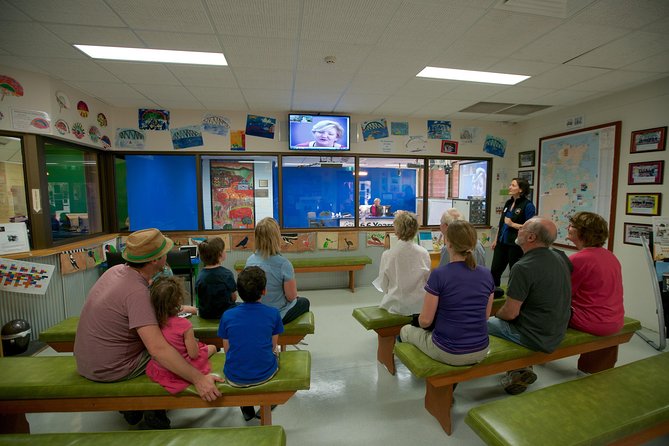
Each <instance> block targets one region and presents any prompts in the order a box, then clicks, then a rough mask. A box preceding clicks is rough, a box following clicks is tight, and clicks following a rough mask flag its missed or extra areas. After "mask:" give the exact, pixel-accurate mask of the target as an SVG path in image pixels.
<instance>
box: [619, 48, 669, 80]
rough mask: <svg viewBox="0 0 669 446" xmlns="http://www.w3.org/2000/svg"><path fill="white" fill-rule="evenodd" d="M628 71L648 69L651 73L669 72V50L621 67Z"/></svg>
mask: <svg viewBox="0 0 669 446" xmlns="http://www.w3.org/2000/svg"><path fill="white" fill-rule="evenodd" d="M621 68H622V69H623V70H627V71H646V72H649V73H665V74H666V73H669V51H665V52H663V53H659V54H656V55H655V56H653V57H648V58H646V59H644V60H639V61H637V62H634V63H632V64H629V65H625V66H623V67H621Z"/></svg>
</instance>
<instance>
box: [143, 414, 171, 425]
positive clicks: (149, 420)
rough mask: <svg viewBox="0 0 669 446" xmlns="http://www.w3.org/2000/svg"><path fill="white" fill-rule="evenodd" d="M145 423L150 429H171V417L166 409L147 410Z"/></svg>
mask: <svg viewBox="0 0 669 446" xmlns="http://www.w3.org/2000/svg"><path fill="white" fill-rule="evenodd" d="M144 425H145V426H146V427H147V428H149V429H169V428H170V419H169V418H167V414H166V413H165V411H164V410H147V411H145V412H144Z"/></svg>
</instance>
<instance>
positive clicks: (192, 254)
mask: <svg viewBox="0 0 669 446" xmlns="http://www.w3.org/2000/svg"><path fill="white" fill-rule="evenodd" d="M179 251H188V254H189V255H190V258H191V259H194V258H195V257H197V245H185V246H179Z"/></svg>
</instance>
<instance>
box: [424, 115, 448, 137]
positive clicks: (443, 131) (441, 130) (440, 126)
mask: <svg viewBox="0 0 669 446" xmlns="http://www.w3.org/2000/svg"><path fill="white" fill-rule="evenodd" d="M427 139H451V121H436V120H431V119H430V120H428V121H427Z"/></svg>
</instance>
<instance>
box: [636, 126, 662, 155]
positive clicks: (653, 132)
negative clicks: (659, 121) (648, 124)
mask: <svg viewBox="0 0 669 446" xmlns="http://www.w3.org/2000/svg"><path fill="white" fill-rule="evenodd" d="M666 142H667V127H656V128H654V129H646V130H636V131H634V132H632V140H631V141H630V153H642V152H658V151H661V150H664V149H665V147H666Z"/></svg>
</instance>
